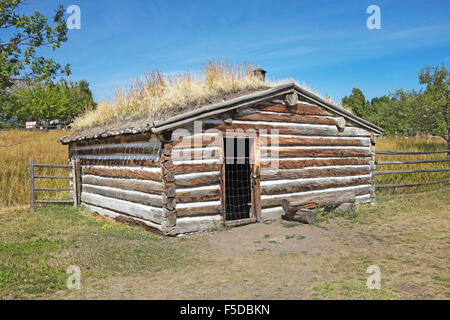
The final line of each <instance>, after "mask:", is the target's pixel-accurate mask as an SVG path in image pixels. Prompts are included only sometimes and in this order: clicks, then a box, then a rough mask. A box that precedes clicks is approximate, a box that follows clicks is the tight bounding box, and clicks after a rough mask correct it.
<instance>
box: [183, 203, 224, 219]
mask: <svg viewBox="0 0 450 320" xmlns="http://www.w3.org/2000/svg"><path fill="white" fill-rule="evenodd" d="M214 214H220V201H210V202H196V203H180V204H177V217H188V216H201V215H214Z"/></svg>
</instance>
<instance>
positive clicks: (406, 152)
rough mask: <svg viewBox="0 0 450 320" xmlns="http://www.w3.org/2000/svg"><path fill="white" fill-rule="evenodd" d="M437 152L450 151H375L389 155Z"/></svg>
mask: <svg viewBox="0 0 450 320" xmlns="http://www.w3.org/2000/svg"><path fill="white" fill-rule="evenodd" d="M437 153H450V150H439V151H385V150H379V151H376V154H391V155H416V154H437Z"/></svg>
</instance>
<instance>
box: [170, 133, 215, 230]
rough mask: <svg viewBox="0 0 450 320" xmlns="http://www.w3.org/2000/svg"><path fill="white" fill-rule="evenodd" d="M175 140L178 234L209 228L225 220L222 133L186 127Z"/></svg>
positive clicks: (174, 159)
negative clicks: (223, 209)
mask: <svg viewBox="0 0 450 320" xmlns="http://www.w3.org/2000/svg"><path fill="white" fill-rule="evenodd" d="M184 130H185V135H184V136H183V137H180V138H179V139H177V140H176V141H174V142H173V153H172V159H173V164H174V168H175V171H174V172H175V185H176V195H177V196H176V202H177V225H176V231H177V233H184V232H194V231H199V230H204V229H209V228H212V227H214V226H216V225H217V224H220V223H221V222H222V221H223V220H222V216H221V201H220V199H221V189H220V183H221V179H222V172H221V170H222V165H221V157H222V142H221V140H220V138H219V137H220V136H219V134H218V133H217V132H216V133H208V132H204V131H201V132H196V131H194V128H193V127H192V126H191V127H187V128H184Z"/></svg>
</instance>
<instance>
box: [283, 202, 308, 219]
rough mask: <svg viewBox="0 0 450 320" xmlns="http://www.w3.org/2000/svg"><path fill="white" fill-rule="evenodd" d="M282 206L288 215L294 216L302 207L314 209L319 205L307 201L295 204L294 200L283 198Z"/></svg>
mask: <svg viewBox="0 0 450 320" xmlns="http://www.w3.org/2000/svg"><path fill="white" fill-rule="evenodd" d="M281 207H282V208H283V211H284V214H285V215H287V216H293V215H294V214H295V213H296V212H297V211H298V210H300V209H314V208H316V207H317V204H316V203H315V202H307V203H301V204H298V205H297V204H296V205H294V204H293V201H289V200H287V199H283V201H282V202H281Z"/></svg>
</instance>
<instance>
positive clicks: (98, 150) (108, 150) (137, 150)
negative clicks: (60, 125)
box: [70, 142, 161, 157]
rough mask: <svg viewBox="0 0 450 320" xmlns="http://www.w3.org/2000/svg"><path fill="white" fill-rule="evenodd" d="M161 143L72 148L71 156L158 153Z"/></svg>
mask: <svg viewBox="0 0 450 320" xmlns="http://www.w3.org/2000/svg"><path fill="white" fill-rule="evenodd" d="M160 147H161V144H160V143H159V142H153V143H141V144H114V145H99V146H89V147H84V148H81V147H80V148H73V149H70V156H71V157H72V156H80V155H113V154H135V155H156V156H157V155H158V154H159V151H160Z"/></svg>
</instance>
